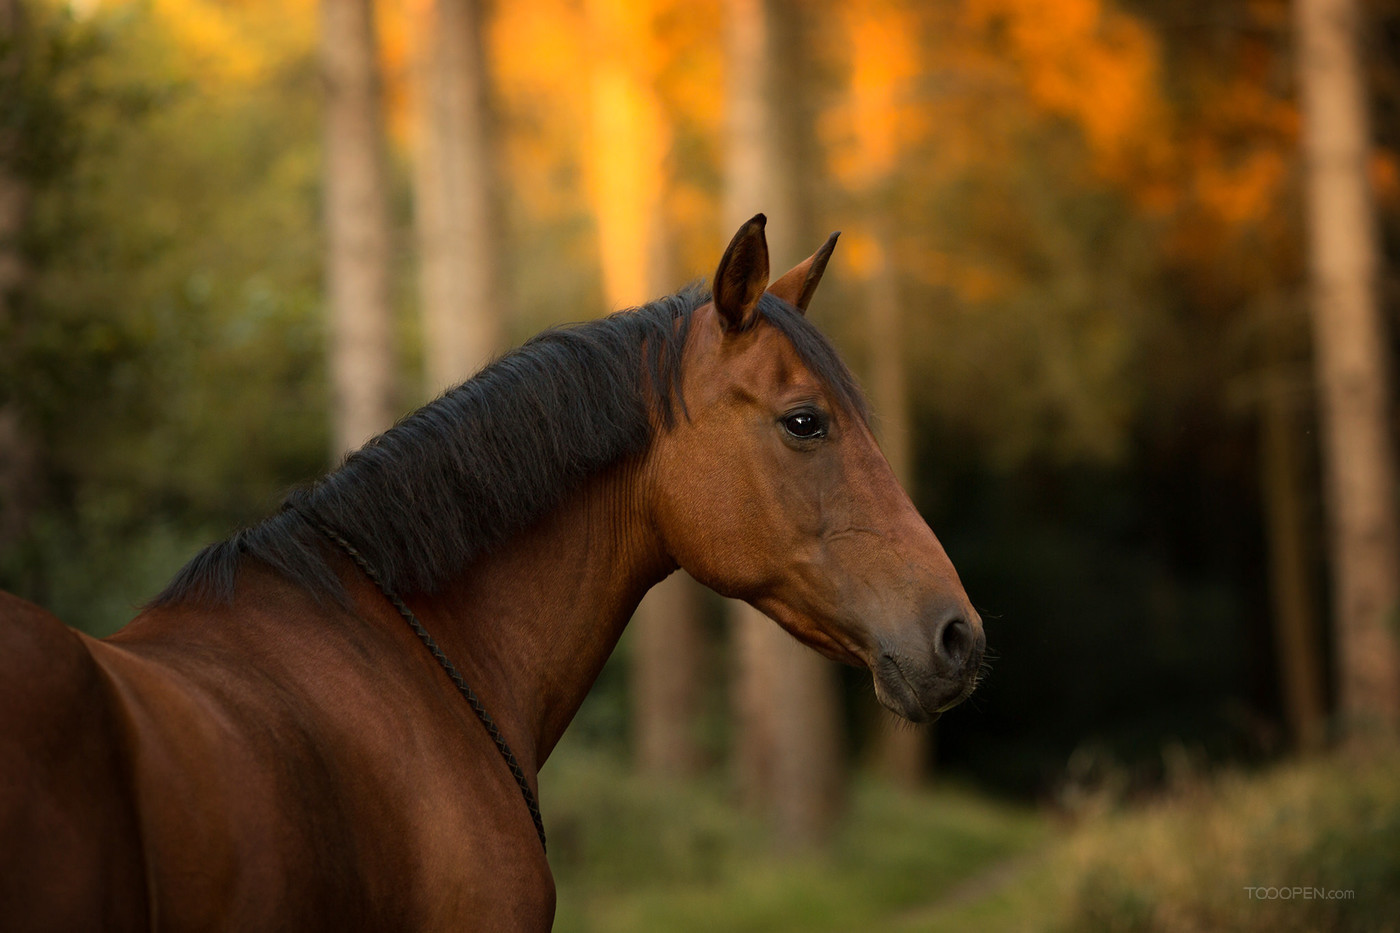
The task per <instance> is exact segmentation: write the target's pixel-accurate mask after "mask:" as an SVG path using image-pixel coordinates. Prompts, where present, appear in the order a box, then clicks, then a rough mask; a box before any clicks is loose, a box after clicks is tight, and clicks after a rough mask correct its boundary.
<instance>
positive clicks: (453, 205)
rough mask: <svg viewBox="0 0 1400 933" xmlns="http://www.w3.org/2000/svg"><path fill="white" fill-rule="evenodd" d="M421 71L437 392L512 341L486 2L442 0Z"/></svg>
mask: <svg viewBox="0 0 1400 933" xmlns="http://www.w3.org/2000/svg"><path fill="white" fill-rule="evenodd" d="M425 24H426V26H427V29H426V32H425V34H424V37H423V42H422V48H423V55H422V59H421V63H420V65H419V68H418V73H419V81H418V87H419V94H418V97H419V102H418V114H419V126H418V150H417V160H416V178H415V182H416V191H415V198H414V201H415V214H416V218H417V222H418V224H417V225H418V254H419V293H420V294H421V296H422V302H423V338H424V347H423V348H424V354H423V357H424V379H425V382H426V388H427V391H428V394H429V395H430V396H434V395H437V394H438V393H439V392H442V391H443V390H444V389H448V388H451V387H452V386H455V385H457V384H458V383H460V382H462V381H463V380H465V379H467V378H469V377H470V376H471V375H472V374H473V373H475V372H476V371H477V370H478V369H480V368H481V366H482V365H483V364H484V363H486V362H487V361H489V360H490V359H491V357H493V356H494V355H495V354H497V353H499V352H500V351H501V350H502V349H503V348H504V346H505V342H506V339H505V331H506V327H505V321H506V320H507V319H508V309H507V307H506V304H505V297H504V290H503V289H502V287H501V280H500V269H501V266H502V250H501V242H502V239H503V232H502V228H503V226H504V225H503V223H502V220H501V208H500V205H499V203H498V201H497V197H496V191H497V190H498V187H499V174H500V173H499V171H498V170H497V161H496V154H495V150H494V146H493V140H494V138H495V132H494V130H495V127H494V121H493V119H492V109H491V106H490V95H489V83H488V82H489V74H490V72H489V69H488V68H487V59H486V43H485V38H484V37H485V24H486V16H485V15H484V13H483V10H482V3H481V0H437V2H436V4H435V7H434V10H433V15H432V16H430V17H427V18H426V20H425Z"/></svg>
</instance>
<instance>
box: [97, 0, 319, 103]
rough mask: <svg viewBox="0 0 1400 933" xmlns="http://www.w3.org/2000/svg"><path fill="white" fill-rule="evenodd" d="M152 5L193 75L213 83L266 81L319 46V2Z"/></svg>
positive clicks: (155, 0)
mask: <svg viewBox="0 0 1400 933" xmlns="http://www.w3.org/2000/svg"><path fill="white" fill-rule="evenodd" d="M113 5H114V6H118V5H135V4H128V3H126V2H125V0H118V2H117V3H114V4H113ZM150 5H151V7H152V8H153V11H154V13H155V15H156V17H157V18H158V19H160V20H163V21H164V22H166V23H167V24H168V25H169V26H170V29H171V32H172V33H173V35H174V37H175V39H176V45H177V48H178V49H179V53H180V55H181V56H182V58H184V59H185V64H186V66H187V68H188V71H189V72H190V73H193V74H197V75H199V76H200V80H201V81H202V82H205V83H208V84H229V85H237V84H250V83H252V82H256V81H259V80H262V79H264V78H265V77H266V76H267V74H268V72H269V71H271V70H273V69H275V68H277V67H279V66H280V65H283V64H285V63H287V62H288V61H291V60H293V59H295V58H296V57H298V56H300V55H302V54H304V53H305V51H306V50H307V49H309V48H314V46H315V44H316V3H315V2H314V0H246V2H243V3H237V4H227V3H219V2H217V0H151V4H150Z"/></svg>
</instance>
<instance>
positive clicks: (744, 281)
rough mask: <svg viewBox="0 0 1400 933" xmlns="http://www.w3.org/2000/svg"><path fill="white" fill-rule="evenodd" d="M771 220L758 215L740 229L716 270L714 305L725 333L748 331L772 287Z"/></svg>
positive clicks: (730, 242)
mask: <svg viewBox="0 0 1400 933" xmlns="http://www.w3.org/2000/svg"><path fill="white" fill-rule="evenodd" d="M767 224H768V218H767V217H764V216H763V215H762V214H755V215H754V216H753V219H751V220H750V221H749V222H748V223H746V224H744V225H743V226H742V227H740V228H739V232H738V233H736V234H734V239H732V240H730V241H729V248H728V249H726V250H725V251H724V256H723V257H721V258H720V261H719V268H718V269H716V270H715V287H714V301H715V310H716V311H718V312H719V320H720V325H721V326H722V327H723V328H724V331H725V333H731V332H733V333H738V332H740V331H744V330H747V329H748V327H749V326H750V325H751V324H753V321H754V318H755V316H756V315H757V314H758V299H759V298H761V297H763V292H764V290H765V289H766V288H767V287H768V240H767V238H766V237H764V235H763V228H764V227H765V226H767Z"/></svg>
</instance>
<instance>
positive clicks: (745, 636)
mask: <svg viewBox="0 0 1400 933" xmlns="http://www.w3.org/2000/svg"><path fill="white" fill-rule="evenodd" d="M725 23H726V27H727V29H728V30H729V34H728V39H727V41H728V45H727V51H728V56H727V60H726V61H727V68H728V73H727V75H726V78H725V81H726V83H725V87H726V100H727V103H728V107H729V114H728V127H727V136H726V165H725V193H724V218H725V229H726V230H727V231H729V233H727V234H726V236H727V235H729V234H732V232H733V231H734V230H737V229H738V228H739V226H740V225H741V224H742V223H743V222H744V221H745V220H747V219H748V218H749V217H751V216H752V215H753V214H755V213H757V212H758V211H759V209H760V207H761V208H762V210H763V211H764V212H766V213H767V214H768V216H769V217H771V218H773V223H771V224H770V225H769V227H768V252H769V256H770V257H771V259H770V262H771V265H772V267H773V269H774V270H775V276H776V275H781V274H782V271H783V270H785V269H786V268H787V267H788V266H789V265H791V264H793V263H795V262H796V261H798V260H799V259H801V258H802V257H803V256H804V255H806V254H805V253H803V252H802V251H801V247H800V246H799V245H798V244H799V243H801V242H802V234H803V233H804V232H805V231H807V230H808V229H810V227H811V223H810V221H809V220H808V217H809V214H808V213H807V210H806V208H805V201H806V193H805V192H804V191H803V190H802V188H801V187H800V184H801V180H802V179H803V178H804V177H807V173H808V172H810V170H811V169H810V165H807V164H804V162H803V160H802V159H801V157H800V154H799V150H798V147H799V146H800V141H801V140H802V138H803V137H802V132H801V130H800V127H801V126H802V125H803V123H802V120H801V112H800V110H798V109H797V108H798V104H797V100H798V95H797V94H796V93H795V85H793V84H790V83H788V82H797V81H800V72H799V65H798V58H797V56H798V55H799V54H800V51H799V50H800V49H801V46H802V39H801V33H800V19H799V17H798V15H797V10H796V8H795V7H794V6H793V5H791V4H789V3H788V2H787V0H731V2H730V3H729V4H727V6H726V10H725ZM813 242H815V238H813ZM808 252H810V250H809V251H808ZM729 614H730V619H731V626H730V631H731V632H732V637H733V645H734V652H735V673H734V679H735V686H734V691H735V704H734V705H735V710H736V713H737V717H738V718H737V721H736V723H735V731H736V738H735V756H736V768H737V770H738V774H739V782H740V788H741V791H742V792H743V795H744V796H745V798H746V799H747V800H748V801H749V803H750V805H751V806H755V805H756V806H757V807H759V808H761V809H762V810H764V811H766V812H769V813H771V814H772V816H773V818H774V822H775V826H776V831H777V835H778V838H779V841H780V842H781V843H782V844H785V845H788V846H802V845H810V844H812V843H814V842H817V841H820V840H822V839H824V838H825V837H826V836H827V835H828V834H829V833H830V831H831V828H832V826H833V823H834V820H835V817H836V816H837V814H838V813H839V812H840V807H841V802H842V796H843V792H844V783H845V777H844V774H843V770H844V769H843V763H842V740H841V724H840V718H839V706H838V702H837V695H836V671H835V670H834V669H833V668H832V666H831V664H830V663H829V662H828V661H826V660H825V659H824V658H822V657H820V656H819V655H817V654H816V652H814V651H811V650H809V649H806V648H804V647H801V646H799V645H797V644H796V643H795V642H793V640H792V638H791V637H790V636H789V635H788V634H787V633H786V632H784V631H782V629H780V628H779V627H778V625H777V624H776V623H774V622H773V621H772V620H771V619H769V618H767V617H766V616H764V615H763V614H762V613H760V612H758V611H757V610H755V609H753V608H752V607H751V606H748V605H747V604H744V603H738V602H735V603H732V604H731V606H730V613H729Z"/></svg>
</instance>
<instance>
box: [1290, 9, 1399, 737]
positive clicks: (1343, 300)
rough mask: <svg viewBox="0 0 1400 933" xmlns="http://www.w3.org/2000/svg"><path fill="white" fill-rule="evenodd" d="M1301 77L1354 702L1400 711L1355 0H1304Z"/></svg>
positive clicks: (1343, 688) (1381, 335)
mask: <svg viewBox="0 0 1400 933" xmlns="http://www.w3.org/2000/svg"><path fill="white" fill-rule="evenodd" d="M1295 10H1296V16H1297V20H1296V21H1297V35H1298V37H1297V42H1298V77H1299V84H1300V90H1301V101H1302V116H1303V136H1302V140H1303V152H1304V169H1305V179H1306V181H1305V189H1306V205H1307V219H1308V244H1309V247H1310V254H1309V255H1310V268H1311V274H1312V303H1313V321H1314V326H1313V345H1314V353H1315V359H1316V365H1317V380H1318V386H1319V390H1320V393H1321V400H1322V427H1323V435H1322V436H1323V439H1324V443H1323V463H1324V466H1325V471H1326V479H1327V485H1326V491H1327V497H1328V500H1327V501H1328V505H1329V507H1330V508H1329V512H1330V515H1329V521H1330V525H1331V559H1332V561H1331V562H1332V570H1333V574H1334V590H1333V592H1334V597H1333V605H1334V609H1333V612H1334V615H1335V624H1336V635H1337V661H1338V681H1339V690H1340V707H1341V710H1340V711H1341V713H1342V715H1343V716H1344V717H1345V719H1346V723H1345V725H1346V727H1347V728H1365V727H1366V726H1367V724H1368V723H1372V724H1374V723H1379V724H1381V725H1382V726H1383V727H1384V728H1385V729H1386V730H1387V731H1389V732H1392V733H1393V732H1394V731H1395V728H1396V726H1397V725H1398V724H1400V647H1397V641H1396V640H1397V625H1396V619H1397V618H1398V617H1400V616H1397V613H1400V516H1397V512H1396V499H1395V494H1396V488H1395V460H1394V448H1393V443H1394V441H1393V438H1392V437H1391V432H1390V405H1391V401H1392V396H1391V392H1392V388H1391V376H1390V372H1389V368H1390V360H1389V358H1388V354H1387V353H1386V347H1387V346H1388V340H1389V335H1388V334H1387V333H1386V330H1385V327H1384V324H1383V321H1382V319H1381V314H1380V308H1379V305H1378V302H1377V294H1376V288H1377V277H1378V274H1379V270H1378V262H1379V256H1378V253H1379V250H1378V243H1377V229H1376V220H1375V215H1374V210H1373V207H1372V202H1371V194H1370V184H1369V180H1368V178H1367V174H1368V167H1369V161H1370V160H1369V153H1370V133H1369V129H1368V124H1369V120H1368V116H1367V102H1366V89H1365V85H1364V84H1363V82H1362V67H1361V62H1360V56H1359V51H1358V32H1359V29H1360V21H1359V15H1360V14H1359V10H1358V7H1357V5H1356V4H1355V3H1354V2H1351V0H1296V3H1295Z"/></svg>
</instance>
